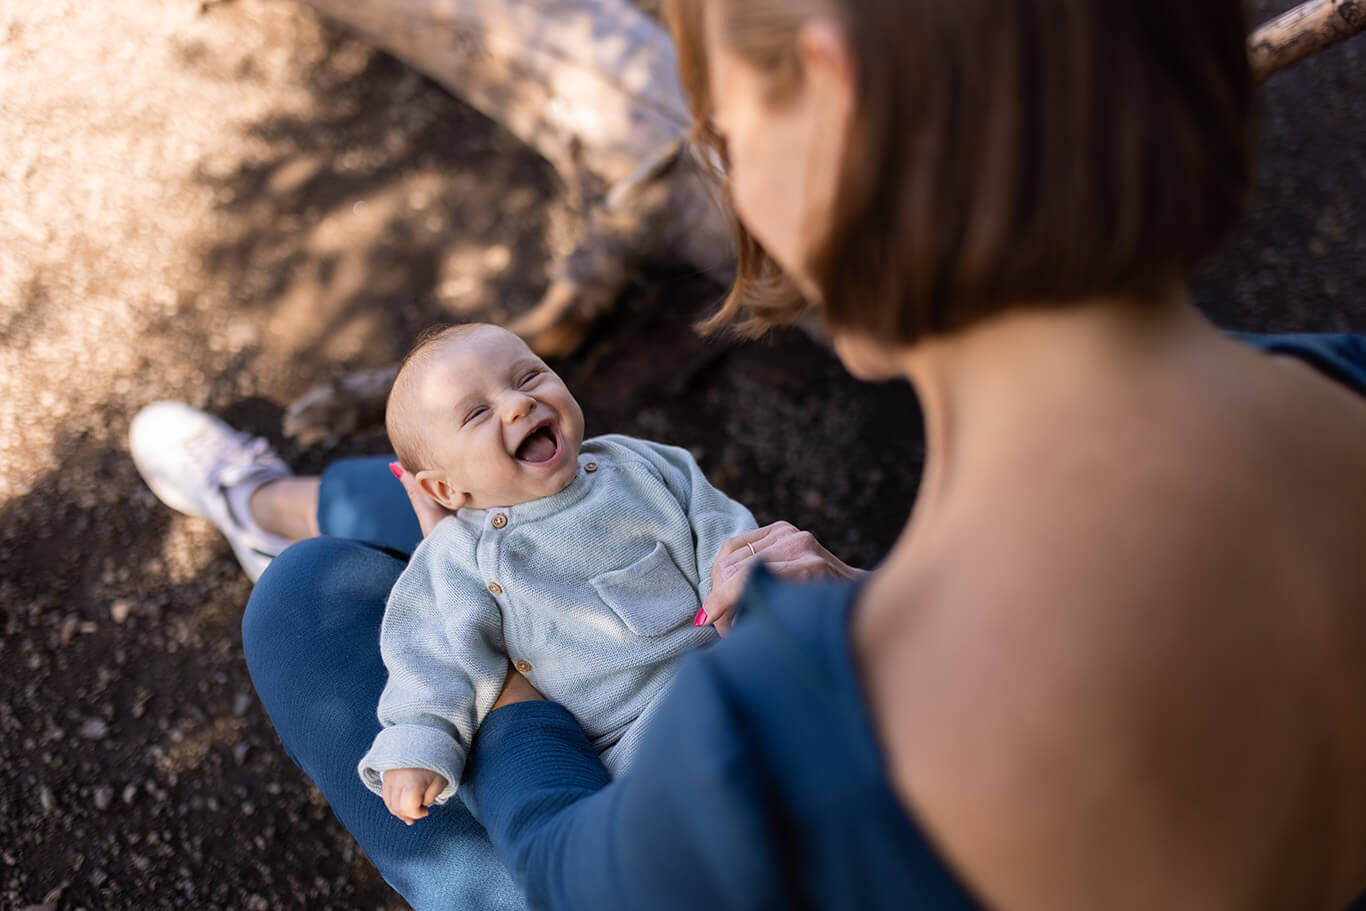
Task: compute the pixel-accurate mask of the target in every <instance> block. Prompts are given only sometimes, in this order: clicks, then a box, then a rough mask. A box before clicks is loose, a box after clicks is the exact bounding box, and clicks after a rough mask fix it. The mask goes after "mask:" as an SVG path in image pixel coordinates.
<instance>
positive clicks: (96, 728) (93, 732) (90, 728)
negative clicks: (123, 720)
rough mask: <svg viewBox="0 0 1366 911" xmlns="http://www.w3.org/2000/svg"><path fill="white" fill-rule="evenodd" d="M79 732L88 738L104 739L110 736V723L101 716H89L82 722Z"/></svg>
mask: <svg viewBox="0 0 1366 911" xmlns="http://www.w3.org/2000/svg"><path fill="white" fill-rule="evenodd" d="M79 733H80V735H81V736H82V737H84V738H85V739H86V740H103V739H104V738H105V737H108V736H109V725H107V724H105V722H104V721H103V719H100V718H87V719H85V721H84V722H82V723H81V729H80V732H79Z"/></svg>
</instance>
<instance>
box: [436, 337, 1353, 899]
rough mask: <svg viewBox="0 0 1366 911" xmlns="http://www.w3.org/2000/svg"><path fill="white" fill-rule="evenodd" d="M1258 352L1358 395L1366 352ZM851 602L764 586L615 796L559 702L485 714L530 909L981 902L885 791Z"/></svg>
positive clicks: (506, 854)
mask: <svg viewBox="0 0 1366 911" xmlns="http://www.w3.org/2000/svg"><path fill="white" fill-rule="evenodd" d="M1251 341H1253V342H1254V343H1256V342H1259V341H1261V342H1262V343H1263V344H1262V346H1263V347H1265V348H1267V349H1268V350H1271V351H1274V352H1275V353H1282V354H1292V355H1295V356H1298V357H1301V358H1303V359H1305V360H1307V361H1309V362H1310V363H1312V364H1314V365H1315V366H1317V367H1318V368H1319V369H1320V370H1322V371H1323V372H1324V373H1326V374H1327V375H1329V376H1332V377H1334V378H1335V379H1338V380H1339V381H1340V382H1344V383H1346V384H1347V385H1350V386H1353V387H1355V388H1356V389H1357V390H1358V391H1360V392H1363V393H1366V343H1363V341H1362V339H1361V338H1359V337H1353V336H1332V337H1325V336H1313V337H1302V338H1299V339H1296V338H1295V337H1286V336H1279V337H1274V338H1268V339H1265V340H1258V339H1252V340H1251ZM1273 341H1274V344H1272V342H1273ZM858 591H859V588H858V586H857V585H856V584H853V583H819V584H812V585H801V586H796V585H790V584H786V583H783V582H780V581H779V580H777V579H775V578H774V577H773V576H771V575H769V574H767V573H764V572H762V571H760V572H757V573H756V574H755V576H754V578H753V581H752V582H751V584H750V586H749V589H748V591H747V592H746V595H745V598H744V599H743V602H742V604H741V614H740V620H739V622H738V623H737V624H736V627H735V630H734V632H733V633H732V634H731V636H730V637H729V638H728V639H727V640H726V641H725V642H723V643H721V644H720V645H718V646H717V647H714V648H711V649H709V650H706V651H703V652H699V653H697V654H695V655H693V656H692V657H691V658H690V659H689V661H688V662H687V663H686V664H685V666H684V668H683V669H682V670H681V671H680V672H679V674H678V677H677V678H676V679H675V681H674V684H673V686H672V688H671V689H670V690H669V692H668V694H667V696H666V697H665V704H664V705H662V706H661V707H660V711H659V714H658V716H657V717H656V719H655V720H654V722H653V723H652V725H651V730H650V732H649V735H648V736H647V737H646V738H645V743H644V744H643V745H642V747H641V751H640V754H639V756H638V758H637V760H636V763H635V766H634V767H633V769H632V771H630V772H628V773H627V774H626V775H625V776H623V777H622V778H620V779H619V780H618V781H616V782H615V783H613V784H612V786H611V787H606V785H608V783H609V780H608V777H607V773H606V772H605V771H604V770H603V767H602V763H601V762H600V761H599V760H598V757H597V754H596V753H595V752H594V751H593V747H592V745H591V744H590V743H589V742H588V740H587V738H586V737H585V736H584V734H583V732H582V731H581V730H580V729H579V726H578V725H577V724H576V723H575V721H574V719H573V718H572V717H571V716H570V715H569V714H568V713H567V712H566V711H565V710H564V709H563V708H561V707H560V706H558V705H556V704H554V703H551V702H523V703H517V704H514V705H511V706H507V707H505V708H502V709H499V710H497V711H495V712H493V713H491V714H490V715H489V716H488V718H487V719H486V720H485V721H484V724H483V727H481V728H480V730H479V733H478V737H477V739H476V740H475V743H474V750H473V752H472V753H471V756H470V759H469V764H468V765H467V767H466V770H467V771H466V778H465V782H464V785H463V787H462V788H461V791H460V793H461V794H462V795H463V796H465V798H466V800H467V801H468V802H469V803H470V804H471V805H472V808H473V809H474V810H475V814H476V816H478V817H479V818H480V819H481V820H482V821H483V823H484V824H485V826H487V827H488V830H489V834H490V836H491V837H492V839H493V843H494V846H495V847H496V848H497V850H498V853H499V854H500V856H501V857H502V858H503V861H504V863H506V864H507V865H508V868H509V869H510V870H511V871H512V874H513V877H514V878H515V879H516V880H517V882H518V883H519V884H520V885H521V887H522V888H523V890H524V891H525V892H526V895H527V898H528V900H529V901H530V903H531V904H532V906H533V907H539V908H556V909H591V911H610V909H651V911H655V909H658V911H668V909H675V908H676V909H680V911H684V909H686V911H723V909H730V908H755V909H763V908H772V909H783V911H789V909H803V908H812V909H816V908H819V909H843V908H849V909H858V911H872V909H879V908H895V909H898V911H912V909H917V908H924V909H935V911H946V909H954V908H976V907H978V905H977V904H976V903H975V902H974V900H973V898H972V896H971V895H970V894H969V892H968V890H967V889H966V888H965V887H964V885H963V884H962V883H961V882H959V880H958V879H957V878H956V877H955V875H954V873H953V871H952V870H950V869H949V867H948V865H947V864H946V863H945V861H944V860H943V858H942V857H941V856H940V855H939V854H938V853H936V850H935V846H934V845H933V844H931V843H930V841H929V840H928V838H927V837H926V835H925V833H924V832H923V831H921V829H920V828H919V827H918V826H917V825H916V823H915V821H914V820H913V819H912V818H910V817H909V816H908V815H907V813H906V811H905V810H904V809H903V807H902V804H901V802H900V800H899V799H898V797H897V795H895V794H894V793H893V792H892V790H891V787H890V784H889V782H888V776H887V770H886V765H885V763H884V761H883V756H882V751H881V749H880V748H879V745H878V741H877V738H876V735H875V733H874V730H873V726H872V722H871V719H870V717H869V715H868V709H867V700H866V699H865V698H864V693H863V688H862V685H861V681H860V679H859V677H858V674H857V672H856V669H855V667H854V661H853V652H852V649H851V643H850V639H849V634H850V618H851V613H852V609H853V604H854V602H855V600H856V598H857V594H858ZM1363 907H1366V906H1363V904H1362V903H1361V902H1358V904H1356V905H1354V906H1353V908H1363Z"/></svg>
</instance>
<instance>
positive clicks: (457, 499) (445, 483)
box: [415, 468, 468, 512]
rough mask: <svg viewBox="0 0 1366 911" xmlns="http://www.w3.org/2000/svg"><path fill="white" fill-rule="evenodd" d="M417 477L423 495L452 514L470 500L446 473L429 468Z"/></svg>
mask: <svg viewBox="0 0 1366 911" xmlns="http://www.w3.org/2000/svg"><path fill="white" fill-rule="evenodd" d="M415 477H416V478H417V486H418V487H421V488H422V492H423V493H425V494H426V495H427V496H429V497H431V498H432V499H433V500H435V501H436V502H438V503H440V504H441V505H442V506H444V507H446V508H447V509H449V510H450V511H451V512H455V511H456V510H457V509H459V508H460V507H462V506H464V505H465V501H466V500H467V499H468V498H467V497H466V496H465V494H464V493H463V492H462V491H460V490H459V489H457V488H456V486H455V485H454V484H452V483H451V482H450V481H449V480H447V479H446V475H445V473H444V472H442V471H439V470H438V469H435V468H428V469H425V470H423V471H419V472H418V473H417V474H416V475H415Z"/></svg>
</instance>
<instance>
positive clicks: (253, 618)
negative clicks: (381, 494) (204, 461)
mask: <svg viewBox="0 0 1366 911" xmlns="http://www.w3.org/2000/svg"><path fill="white" fill-rule="evenodd" d="M403 565H404V564H403V562H402V561H401V560H398V559H397V558H395V557H393V556H391V555H389V554H386V553H384V552H382V551H379V550H376V549H374V548H373V547H369V546H366V545H364V544H360V543H358V542H355V541H348V540H345V539H342V538H327V537H322V538H309V539H307V540H304V541H299V542H298V543H296V544H293V545H291V546H290V547H288V548H286V549H285V551H284V552H283V553H281V554H280V555H279V556H277V557H276V558H275V559H274V560H272V561H271V563H270V566H268V567H267V568H266V571H265V572H264V573H263V574H262V575H261V578H260V580H259V581H258V582H257V583H256V587H255V588H254V589H253V590H252V593H251V598H250V599H249V600H248V601H247V607H246V611H245V612H244V613H243V615H242V647H243V650H244V651H245V652H246V656H247V664H248V666H254V665H258V664H259V663H260V659H262V658H265V657H266V656H268V655H272V654H277V653H278V652H279V651H280V649H281V647H282V645H283V644H284V643H287V642H292V641H299V640H300V638H301V637H307V636H310V635H316V634H326V633H327V632H328V631H335V630H336V629H337V628H338V627H345V626H349V625H351V624H354V623H355V622H357V620H361V621H362V622H365V623H367V624H368V621H369V615H371V614H375V613H377V612H378V613H382V612H383V608H384V602H385V600H386V599H387V598H388V595H389V589H391V588H392V587H393V584H394V582H395V581H396V580H397V579H398V576H399V573H401V572H402V571H403Z"/></svg>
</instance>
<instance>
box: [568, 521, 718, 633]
mask: <svg viewBox="0 0 1366 911" xmlns="http://www.w3.org/2000/svg"><path fill="white" fill-rule="evenodd" d="M592 585H593V588H594V589H596V590H597V593H598V596H599V597H600V598H602V600H603V601H604V602H605V603H606V604H607V606H608V607H610V608H611V609H612V612H613V613H615V614H616V615H617V616H618V617H619V618H621V622H622V623H624V624H626V628H627V629H629V630H630V631H631V632H633V633H635V634H636V635H637V636H661V635H663V634H664V633H667V632H669V631H670V630H672V629H675V628H677V627H679V626H681V625H683V624H684V623H685V622H688V621H690V620H692V618H693V616H695V615H696V613H697V610H698V608H699V607H700V605H699V604H698V601H697V592H696V591H695V590H694V589H693V587H692V586H691V585H690V584H688V580H687V579H685V578H684V577H683V573H682V572H680V571H679V569H678V567H677V566H675V565H674V561H673V558H671V557H670V556H669V551H668V549H666V548H665V547H664V543H663V542H662V541H661V542H657V543H656V544H655V549H654V550H652V551H650V554H649V556H647V557H645V558H644V559H641V560H637V561H636V562H634V563H632V564H631V565H630V566H628V567H626V568H625V569H615V570H612V572H610V573H603V574H602V575H600V576H595V577H594V578H593V580H592Z"/></svg>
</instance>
